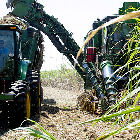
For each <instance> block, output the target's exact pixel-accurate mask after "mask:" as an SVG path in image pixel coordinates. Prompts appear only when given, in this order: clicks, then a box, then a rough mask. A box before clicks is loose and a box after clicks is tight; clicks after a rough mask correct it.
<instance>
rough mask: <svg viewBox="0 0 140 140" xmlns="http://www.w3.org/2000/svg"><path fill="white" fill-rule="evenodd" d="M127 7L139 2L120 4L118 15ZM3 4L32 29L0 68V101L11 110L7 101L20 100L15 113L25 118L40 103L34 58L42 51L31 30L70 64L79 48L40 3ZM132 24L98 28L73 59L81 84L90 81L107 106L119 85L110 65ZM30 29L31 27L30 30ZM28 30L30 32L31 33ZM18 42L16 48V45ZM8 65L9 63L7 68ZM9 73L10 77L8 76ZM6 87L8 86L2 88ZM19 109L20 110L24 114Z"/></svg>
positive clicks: (19, 0) (18, 0) (16, 0)
mask: <svg viewBox="0 0 140 140" xmlns="http://www.w3.org/2000/svg"><path fill="white" fill-rule="evenodd" d="M129 6H133V7H135V8H138V7H139V6H140V4H139V3H133V2H132V3H129V2H127V3H124V5H123V8H121V9H120V12H119V14H125V12H126V9H127V8H129ZM7 7H8V8H9V7H11V8H12V9H13V10H12V12H11V13H10V14H11V15H13V16H15V17H19V18H20V19H22V20H24V21H25V22H26V23H27V24H29V25H30V26H32V28H31V29H29V30H28V29H27V31H25V32H26V33H25V35H24V31H23V34H22V35H21V46H20V45H19V44H20V43H18V44H17V45H15V46H16V47H14V51H13V52H14V53H15V54H14V55H13V53H11V54H12V56H11V54H9V55H7V57H6V58H7V59H8V61H4V62H5V63H4V65H3V66H4V67H1V70H3V71H2V72H3V76H2V77H1V81H2V84H1V85H2V87H1V94H0V101H1V103H3V104H6V107H7V108H9V110H10V109H12V108H13V106H12V105H10V104H9V102H7V101H16V105H17V106H20V102H22V107H20V108H19V111H20V113H16V114H18V115H20V114H21V115H20V117H21V116H26V117H28V118H29V117H30V111H31V110H32V107H34V108H36V104H38V105H39V106H40V102H41V88H40V80H39V70H40V65H38V63H39V62H38V61H40V62H41V60H42V59H39V58H40V56H42V55H40V54H42V49H40V48H38V47H37V46H38V42H34V43H35V44H34V43H33V42H32V41H31V40H34V41H35V40H36V39H34V33H35V34H38V35H39V36H40V34H39V33H38V31H42V32H43V33H44V34H45V35H47V36H48V37H49V39H50V40H51V42H52V43H53V45H54V46H55V47H56V48H57V50H58V51H59V52H60V53H62V54H63V55H65V56H66V57H67V58H68V60H69V61H70V62H71V63H72V65H74V62H75V59H76V56H77V53H78V51H79V49H80V47H79V46H78V45H77V43H76V42H75V41H74V39H73V38H72V35H71V33H69V32H68V31H67V30H66V29H65V28H64V26H63V25H62V24H61V23H60V22H59V21H57V19H56V18H54V17H53V16H50V15H48V14H46V13H45V11H44V10H43V5H41V4H39V3H37V1H36V0H8V2H7ZM117 16H118V15H116V16H109V17H106V18H105V19H103V20H98V21H96V22H94V23H93V29H95V28H97V27H98V26H100V25H101V24H103V23H105V22H107V21H109V20H110V19H113V18H116V17H117ZM135 24H136V22H135V21H134V20H132V21H129V22H124V23H122V24H121V25H120V26H118V28H119V31H118V30H115V29H116V25H111V26H108V27H106V28H104V29H103V30H100V31H99V32H98V33H97V34H96V36H94V38H93V39H92V40H90V41H89V43H88V44H87V46H86V47H85V50H84V52H83V53H81V55H80V56H79V58H78V60H77V61H78V64H77V65H76V66H75V69H76V70H77V72H78V73H79V74H80V75H81V77H82V78H83V80H84V81H85V87H87V86H89V85H90V84H91V88H94V89H95V91H96V96H97V98H98V99H101V100H103V98H104V97H107V101H108V104H109V105H111V104H114V103H115V101H116V95H117V88H118V87H119V86H120V85H119V84H118V85H117V83H116V84H114V83H115V80H116V79H117V78H118V77H117V76H116V75H113V76H112V74H113V72H114V71H115V69H116V68H114V64H116V62H118V61H119V58H120V57H121V56H123V53H122V52H121V50H122V46H124V44H125V43H126V42H127V39H128V36H127V34H128V33H129V32H130V31H131V30H132V29H133V26H134V25H135ZM10 27H11V26H9V28H10ZM34 28H36V29H37V30H36V29H34ZM32 30H34V33H33V32H32ZM10 31H13V32H17V27H16V29H14V30H11V29H10ZM30 31H31V33H33V34H32V35H31V36H30ZM28 33H29V34H28ZM14 35H15V38H16V37H17V36H16V33H14ZM5 37H6V36H5ZM30 39H31V40H30ZM15 40H16V39H15ZM17 42H18V41H16V43H17ZM39 42H40V41H39ZM32 43H33V44H32ZM3 44H4V43H3V41H2V39H0V45H3ZM13 44H14V43H13ZM18 45H19V47H17V46H18ZM35 46H36V47H35ZM29 48H30V49H29ZM28 50H30V51H28ZM1 52H6V51H1ZM32 55H34V56H32ZM1 56H2V55H1ZM1 60H2V59H1ZM4 60H5V59H4ZM8 62H10V64H9V66H8V67H7V65H8ZM12 63H13V64H12ZM124 63H125V62H124V61H123V60H121V61H119V62H118V64H117V65H122V64H124ZM39 64H40V63H39ZM10 65H12V66H11V67H10ZM3 68H6V69H8V68H10V70H4V69H3ZM7 71H8V72H12V73H13V75H12V74H9V76H7V73H6V72H7ZM4 74H5V76H7V77H8V78H9V79H10V80H11V79H12V82H11V83H10V84H8V85H7V84H6V81H7V79H5V78H4ZM10 76H12V77H11V78H10ZM120 79H121V80H120V81H125V80H126V79H127V77H121V78H120ZM34 82H35V84H34ZM118 83H120V82H118ZM122 83H123V82H122ZM11 85H12V87H11ZM6 86H9V87H8V88H5V87H6ZM119 88H120V87H119ZM6 89H10V90H8V91H7V90H6ZM29 89H30V90H29ZM34 89H37V91H38V92H36V91H34ZM35 93H38V94H35ZM34 95H35V96H34ZM36 95H37V96H36ZM30 97H31V98H30ZM36 97H37V98H36ZM30 100H31V102H30ZM4 101H5V102H4ZM12 103H14V102H12ZM30 104H31V105H30ZM38 105H37V107H38ZM2 107H3V109H2V110H3V111H2V112H4V111H5V110H6V109H5V105H2ZM30 107H31V108H30ZM21 110H22V111H23V110H24V111H23V112H24V115H23V112H22V111H21ZM33 110H34V109H33ZM38 110H39V109H38ZM15 112H16V111H15ZM21 112H22V113H21ZM10 113H11V112H10ZM13 116H14V115H13ZM14 117H15V118H17V117H19V116H16V115H15V116H14ZM11 118H12V117H10V119H11Z"/></svg>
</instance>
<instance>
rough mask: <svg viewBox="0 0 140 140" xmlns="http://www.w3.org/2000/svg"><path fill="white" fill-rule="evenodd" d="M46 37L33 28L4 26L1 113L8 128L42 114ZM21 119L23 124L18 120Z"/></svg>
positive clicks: (0, 40)
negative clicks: (42, 75) (42, 70)
mask: <svg viewBox="0 0 140 140" xmlns="http://www.w3.org/2000/svg"><path fill="white" fill-rule="evenodd" d="M42 41H43V37H42V34H41V33H40V32H39V31H38V30H35V29H34V28H32V27H29V28H27V29H26V30H21V29H19V28H18V26H16V25H0V110H1V119H2V118H3V119H2V120H6V121H2V122H3V123H4V125H15V123H16V122H17V123H21V122H22V121H23V120H24V119H25V118H26V117H27V118H30V116H31V115H33V114H36V113H37V114H38V113H39V112H40V106H41V100H42V89H41V83H40V68H41V65H42V62H43V61H42V58H43V45H42ZM18 120H19V121H18Z"/></svg>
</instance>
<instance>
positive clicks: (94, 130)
mask: <svg viewBox="0 0 140 140" xmlns="http://www.w3.org/2000/svg"><path fill="white" fill-rule="evenodd" d="M43 91H44V99H43V102H42V107H41V115H40V120H39V122H38V123H39V124H40V125H41V126H43V128H45V129H46V130H47V131H48V132H50V134H52V135H53V136H54V137H55V138H56V139H57V140H94V139H97V138H98V137H99V136H101V135H103V134H104V133H105V132H110V131H112V130H113V129H114V128H111V123H103V122H99V123H97V124H96V125H94V126H92V123H88V124H82V125H81V124H80V123H82V122H85V121H87V120H91V119H94V118H97V117H99V116H97V115H91V114H89V113H87V112H82V111H80V110H79V109H78V108H77V97H78V96H79V95H80V94H81V92H82V91H79V92H77V91H76V92H75V91H72V90H62V89H58V88H51V87H43ZM30 127H32V128H35V127H36V126H35V125H31V126H30ZM115 128H119V126H116V127H115ZM0 136H1V137H0V140H16V139H18V140H19V139H21V138H23V137H24V136H25V135H22V134H18V132H17V131H13V130H8V131H3V130H1V134H0ZM26 139H27V140H34V139H35V138H34V137H32V136H27V137H26ZM108 139H110V140H112V139H113V140H132V139H135V136H134V135H133V134H132V131H124V132H122V133H121V134H117V135H115V136H112V137H110V138H108ZM35 140H36V139H35Z"/></svg>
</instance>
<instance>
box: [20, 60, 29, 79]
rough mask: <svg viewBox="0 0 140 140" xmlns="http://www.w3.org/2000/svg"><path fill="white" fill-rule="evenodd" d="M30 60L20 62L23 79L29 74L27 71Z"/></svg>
mask: <svg viewBox="0 0 140 140" xmlns="http://www.w3.org/2000/svg"><path fill="white" fill-rule="evenodd" d="M30 63H31V62H30V61H29V60H21V62H20V74H21V80H25V79H26V76H27V71H28V68H29V65H30Z"/></svg>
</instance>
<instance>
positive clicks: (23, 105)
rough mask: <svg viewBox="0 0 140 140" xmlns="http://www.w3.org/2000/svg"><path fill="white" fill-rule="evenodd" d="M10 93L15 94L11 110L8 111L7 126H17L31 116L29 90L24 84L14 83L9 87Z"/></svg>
mask: <svg viewBox="0 0 140 140" xmlns="http://www.w3.org/2000/svg"><path fill="white" fill-rule="evenodd" d="M11 92H14V93H15V94H16V96H15V100H14V102H13V103H12V104H13V110H9V112H10V113H9V114H10V116H8V123H9V126H12V127H15V126H19V125H20V124H21V123H22V121H24V120H25V119H26V118H30V116H31V96H30V89H29V86H28V84H27V83H26V82H23V81H16V82H15V83H14V84H13V86H12V87H11Z"/></svg>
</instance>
